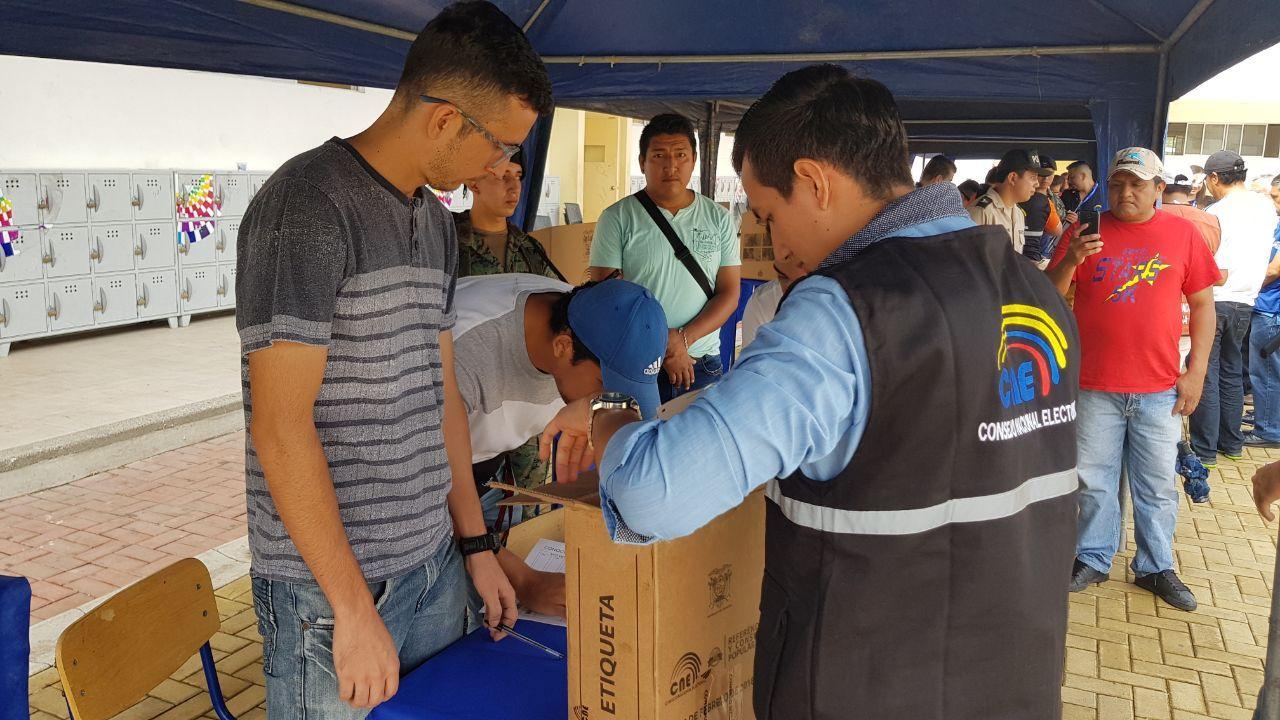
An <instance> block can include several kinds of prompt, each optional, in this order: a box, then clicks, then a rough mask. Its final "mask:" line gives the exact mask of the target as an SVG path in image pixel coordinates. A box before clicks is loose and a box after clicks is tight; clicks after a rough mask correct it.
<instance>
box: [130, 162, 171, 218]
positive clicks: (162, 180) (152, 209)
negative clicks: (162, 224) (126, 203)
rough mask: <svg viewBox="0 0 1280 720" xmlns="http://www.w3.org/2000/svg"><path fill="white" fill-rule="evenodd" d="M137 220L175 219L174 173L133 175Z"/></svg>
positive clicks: (134, 210) (160, 172)
mask: <svg viewBox="0 0 1280 720" xmlns="http://www.w3.org/2000/svg"><path fill="white" fill-rule="evenodd" d="M133 217H134V219H135V220H168V219H170V218H172V217H173V173H171V172H163V171H158V172H149V173H134V174H133Z"/></svg>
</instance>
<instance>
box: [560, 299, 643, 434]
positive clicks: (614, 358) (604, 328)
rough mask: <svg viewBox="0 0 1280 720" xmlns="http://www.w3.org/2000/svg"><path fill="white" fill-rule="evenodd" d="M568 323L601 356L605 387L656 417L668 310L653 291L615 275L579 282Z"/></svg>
mask: <svg viewBox="0 0 1280 720" xmlns="http://www.w3.org/2000/svg"><path fill="white" fill-rule="evenodd" d="M569 328H570V329H571V330H573V334H574V336H576V337H577V338H578V339H579V340H581V341H582V344H583V345H586V346H587V349H588V350H590V351H591V352H592V354H594V355H595V356H596V357H597V358H599V359H600V374H601V376H602V380H603V381H604V389H605V390H608V391H610V392H619V393H623V394H625V395H630V396H631V397H633V398H635V399H636V402H638V403H640V412H641V413H643V414H644V418H645V419H646V420H652V419H653V418H655V417H657V416H658V405H659V401H658V373H660V372H662V359H663V357H665V356H666V354H667V315H666V313H664V312H663V311H662V305H660V304H658V299H657V298H655V297H654V296H653V293H651V292H649V291H648V290H646V289H644V288H642V287H640V286H639V285H637V284H635V283H633V282H628V281H626V280H617V279H614V280H605V281H604V282H601V283H598V284H596V285H592V286H591V287H589V288H583V289H582V290H579V291H578V292H577V293H575V294H574V296H573V300H571V301H569Z"/></svg>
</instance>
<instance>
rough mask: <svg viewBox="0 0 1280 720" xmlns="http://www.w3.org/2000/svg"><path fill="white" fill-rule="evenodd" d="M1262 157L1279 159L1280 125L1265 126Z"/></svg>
mask: <svg viewBox="0 0 1280 720" xmlns="http://www.w3.org/2000/svg"><path fill="white" fill-rule="evenodd" d="M1262 156H1263V157H1271V158H1273V157H1280V125H1268V126H1267V142H1266V145H1265V146H1264V148H1263V150H1262Z"/></svg>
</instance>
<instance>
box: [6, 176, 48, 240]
mask: <svg viewBox="0 0 1280 720" xmlns="http://www.w3.org/2000/svg"><path fill="white" fill-rule="evenodd" d="M0 195H4V197H5V199H6V200H8V201H9V202H10V203H12V204H13V218H12V219H11V224H13V225H30V226H32V227H35V226H36V225H39V224H40V207H39V206H40V205H41V204H42V203H43V199H42V198H41V196H40V186H39V184H38V183H37V182H36V174H35V173H4V172H0Z"/></svg>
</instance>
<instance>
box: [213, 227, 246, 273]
mask: <svg viewBox="0 0 1280 720" xmlns="http://www.w3.org/2000/svg"><path fill="white" fill-rule="evenodd" d="M239 234H240V218H223V219H222V220H219V221H218V231H217V234H216V236H217V238H218V242H217V243H216V244H215V245H214V249H215V250H216V251H217V253H216V254H217V260H218V262H230V263H234V262H235V261H236V238H237V236H238V235H239Z"/></svg>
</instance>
